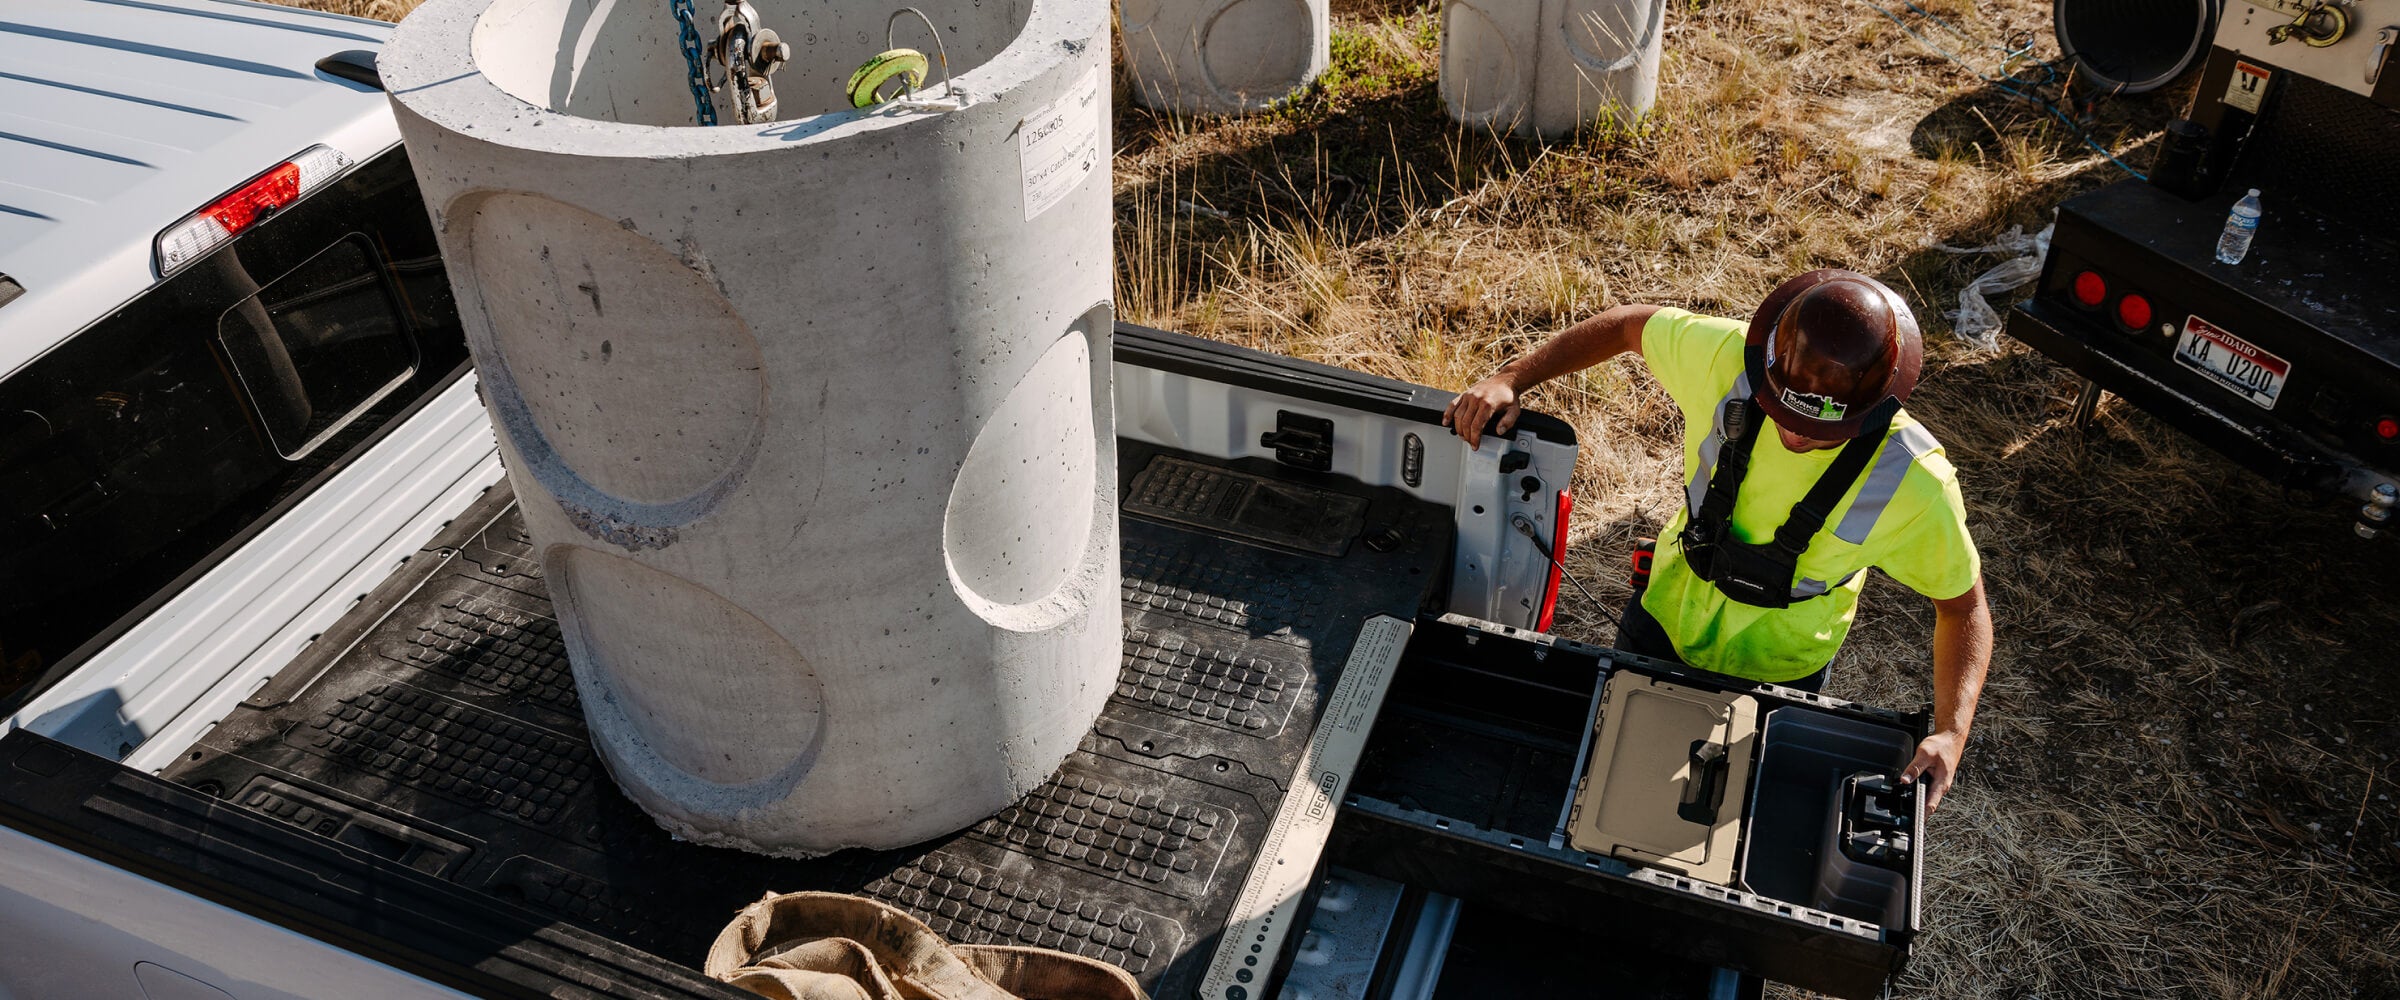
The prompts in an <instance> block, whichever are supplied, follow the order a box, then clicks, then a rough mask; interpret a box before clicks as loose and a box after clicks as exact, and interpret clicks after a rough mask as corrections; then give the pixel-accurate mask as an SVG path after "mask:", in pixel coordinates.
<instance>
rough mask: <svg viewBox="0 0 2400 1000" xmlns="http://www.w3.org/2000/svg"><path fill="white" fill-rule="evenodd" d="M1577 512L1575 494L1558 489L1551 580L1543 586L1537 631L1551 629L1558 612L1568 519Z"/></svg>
mask: <svg viewBox="0 0 2400 1000" xmlns="http://www.w3.org/2000/svg"><path fill="white" fill-rule="evenodd" d="M1574 514H1575V495H1574V494H1572V493H1569V492H1567V491H1565V490H1560V491H1558V513H1557V516H1555V517H1552V518H1551V519H1550V582H1549V583H1548V584H1547V585H1546V586H1544V587H1543V588H1542V617H1541V620H1540V621H1538V622H1536V623H1534V626H1533V630H1534V631H1536V632H1548V631H1550V621H1551V619H1552V618H1554V617H1556V616H1557V614H1558V585H1559V583H1560V582H1561V581H1560V580H1559V577H1560V575H1561V574H1563V573H1565V572H1566V568H1567V519H1568V518H1570V517H1573V516H1574Z"/></svg>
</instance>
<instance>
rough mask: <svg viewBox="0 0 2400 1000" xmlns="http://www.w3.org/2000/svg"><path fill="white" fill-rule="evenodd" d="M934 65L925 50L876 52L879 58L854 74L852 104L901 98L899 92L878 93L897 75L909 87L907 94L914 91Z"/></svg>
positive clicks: (876, 57)
mask: <svg viewBox="0 0 2400 1000" xmlns="http://www.w3.org/2000/svg"><path fill="white" fill-rule="evenodd" d="M930 66H931V64H930V63H928V62H927V61H926V59H925V53H922V52H919V51H917V50H915V49H886V50H884V51H882V52H879V53H876V54H875V58H873V59H869V60H867V62H866V64H865V65H863V66H860V67H859V68H858V71H857V72H855V73H852V74H850V86H849V90H848V93H849V95H850V106H851V107H854V108H866V107H873V106H875V105H877V104H881V103H883V102H885V101H889V100H892V99H894V98H896V97H899V96H900V95H899V94H894V95H890V96H885V95H883V94H880V93H878V91H881V90H882V89H883V85H884V84H886V83H890V82H892V80H893V78H895V77H897V78H899V79H900V81H901V85H902V86H903V87H904V88H905V90H904V91H903V93H914V92H915V91H916V89H917V88H918V87H922V86H924V85H925V71H926V69H928V68H929V67H930Z"/></svg>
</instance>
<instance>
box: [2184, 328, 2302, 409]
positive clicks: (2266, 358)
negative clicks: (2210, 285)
mask: <svg viewBox="0 0 2400 1000" xmlns="http://www.w3.org/2000/svg"><path fill="white" fill-rule="evenodd" d="M2175 361H2176V363H2177V364H2180V365H2182V366H2184V367H2185V368H2189V369H2191V370H2193V371H2196V372H2199V373H2200V374H2202V375H2206V376H2208V377H2209V379H2210V380H2211V381H2213V382H2215V383H2217V384H2218V385H2221V386H2224V387H2225V388H2227V389H2230V390H2232V391H2233V393H2234V395H2237V396H2240V397H2242V398H2243V399H2247V400H2249V401H2251V402H2253V403H2257V404H2258V405H2259V406H2262V407H2264V408H2266V409H2270V410H2272V409H2274V408H2275V397H2277V396H2280V395H2282V394H2283V383H2284V380H2286V379H2289V378H2290V377H2291V375H2292V363H2291V362H2289V361H2285V360H2283V359H2282V358H2279V357H2276V356H2275V355H2273V354H2270V353H2268V352H2267V351H2266V350H2264V349H2262V348H2260V347H2259V346H2258V345H2256V344H2253V343H2251V342H2249V341H2247V340H2243V339H2242V338H2240V337H2236V336H2234V335H2233V334H2231V333H2227V332H2226V331H2225V328H2223V327H2220V326H2218V325H2216V324H2214V323H2211V322H2209V321H2207V320H2204V319H2201V318H2200V317H2198V316H2194V317H2192V318H2190V319H2187V320H2184V321H2183V336H2182V337H2181V338H2180V339H2178V340H2176V341H2175Z"/></svg>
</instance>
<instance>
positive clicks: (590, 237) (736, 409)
mask: <svg viewBox="0 0 2400 1000" xmlns="http://www.w3.org/2000/svg"><path fill="white" fill-rule="evenodd" d="M447 224H448V225H449V226H450V228H452V229H453V230H457V229H461V228H463V229H465V230H466V233H467V239H468V242H469V245H470V246H471V247H472V248H473V250H472V252H471V253H468V254H466V255H465V256H466V258H467V265H466V266H468V267H469V268H471V269H472V272H473V275H474V279H475V291H476V293H477V295H478V296H479V297H480V298H481V300H482V305H483V313H484V316H485V318H486V319H488V320H489V322H490V329H491V341H492V343H491V346H492V347H493V348H494V349H495V350H496V351H497V352H498V358H497V361H498V364H497V365H495V364H493V363H492V362H493V360H494V359H493V358H492V357H491V356H490V355H489V354H488V353H487V354H486V356H485V357H484V358H483V359H482V360H483V361H484V364H483V365H482V367H483V369H484V372H485V374H484V388H485V392H486V395H487V396H488V397H489V398H490V399H491V401H492V404H493V407H494V409H495V410H496V411H498V413H499V416H500V419H501V420H502V422H503V423H506V424H514V423H518V422H523V423H527V424H530V425H531V426H530V429H531V430H534V431H535V432H537V434H538V438H539V440H538V442H536V441H529V440H527V439H526V436H525V435H522V434H512V437H513V438H514V439H515V440H516V441H517V443H518V445H519V447H520V448H523V449H524V450H525V451H526V452H527V455H526V460H527V462H528V463H529V464H531V465H534V466H536V467H537V468H536V470H535V473H536V475H537V476H539V477H541V478H543V479H544V480H545V484H546V485H549V486H550V487H551V488H552V489H553V491H556V492H560V493H562V494H565V493H569V492H570V489H569V484H567V483H561V482H552V481H550V480H552V479H554V478H555V477H557V476H560V475H565V476H571V477H573V478H574V479H577V480H580V481H581V482H583V483H586V484H589V485H590V486H591V487H592V488H594V489H597V490H599V491H600V492H602V493H604V494H607V495H608V496H610V497H613V498H616V499H619V500H626V501H631V502H633V503H637V504H662V503H667V502H670V501H674V500H678V499H681V498H683V497H687V496H690V495H692V494H695V493H698V492H700V491H702V490H704V489H706V488H707V487H708V486H709V485H711V484H713V483H716V482H717V481H718V480H720V479H723V478H725V477H726V476H728V475H730V474H733V473H735V472H736V471H738V470H739V469H741V468H742V467H744V466H745V465H746V464H747V463H748V461H749V459H750V458H751V456H752V454H753V453H754V452H755V451H756V450H757V448H758V445H759V443H760V424H759V413H760V411H761V410H763V409H764V408H765V401H766V393H767V385H766V378H765V376H764V375H763V374H762V369H763V368H764V365H763V363H762V362H761V360H760V354H759V345H758V343H757V341H756V340H754V339H752V337H751V335H750V331H749V329H748V328H747V327H746V326H745V325H743V323H742V321H741V320H740V319H739V318H737V317H736V316H735V315H734V313H733V307H732V306H731V304H729V303H727V302H726V301H725V298H724V296H723V295H722V294H720V293H719V292H718V291H717V289H716V288H714V287H712V286H711V285H710V284H709V283H708V282H707V280H706V279H704V278H702V277H701V276H700V275H699V274H698V273H697V272H695V271H693V270H692V269H691V268H689V267H686V266H684V265H683V263H682V262H680V261H678V260H676V259H675V258H674V257H673V256H672V255H670V254H669V253H667V251H666V250H665V248H663V247H661V246H659V245H658V244H657V243H656V242H653V241H651V240H648V239H644V238H642V237H641V236H639V235H636V234H634V233H631V232H628V231H626V230H625V228H624V227H622V226H619V225H617V224H616V223H613V222H610V221H608V220H607V219H604V218H601V217H600V216H598V215H595V214H593V213H591V212H588V211H585V210H583V209H581V208H577V207H575V206H573V205H569V204H566V203H564V202H561V201H556V200H554V199H551V198H546V197H542V196H540V195H532V194H518V193H501V194H492V195H486V196H469V197H467V198H461V199H459V200H458V201H457V202H456V203H454V204H453V205H452V206H451V207H450V210H449V213H448V220H447ZM453 266H457V265H455V264H454V265H453ZM634 289H638V290H639V291H638V293H637V292H634V291H632V290H634ZM545 449H546V450H547V451H548V452H549V454H541V452H542V451H543V450H545Z"/></svg>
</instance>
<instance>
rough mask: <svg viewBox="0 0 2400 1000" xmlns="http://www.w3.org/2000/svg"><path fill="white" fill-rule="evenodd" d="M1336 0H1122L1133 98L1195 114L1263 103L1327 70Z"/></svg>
mask: <svg viewBox="0 0 2400 1000" xmlns="http://www.w3.org/2000/svg"><path fill="white" fill-rule="evenodd" d="M1331 14H1332V6H1331V3H1330V0H1122V3H1121V5H1120V6H1119V9H1118V21H1119V32H1118V34H1119V44H1121V45H1123V46H1124V55H1125V75H1126V77H1127V79H1129V80H1130V81H1131V82H1132V85H1133V99H1134V100H1135V101H1138V102H1140V103H1141V104H1142V106H1144V107H1149V108H1157V109H1159V110H1162V111H1178V112H1183V113H1187V114H1219V115H1228V114H1241V113H1243V112H1249V111H1263V110H1265V109H1267V108H1270V107H1273V106H1274V104H1275V102H1277V101H1280V100H1282V99H1284V98H1285V97H1287V96H1290V94H1291V93H1292V92H1293V91H1295V90H1298V89H1300V88H1302V87H1305V86H1308V85H1309V83H1311V82H1312V81H1314V80H1316V78H1317V77H1318V76H1319V75H1320V74H1322V73H1324V72H1325V63H1326V60H1327V59H1328V58H1329V57H1330V56H1331V54H1332V52H1333V24H1332V19H1331Z"/></svg>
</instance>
